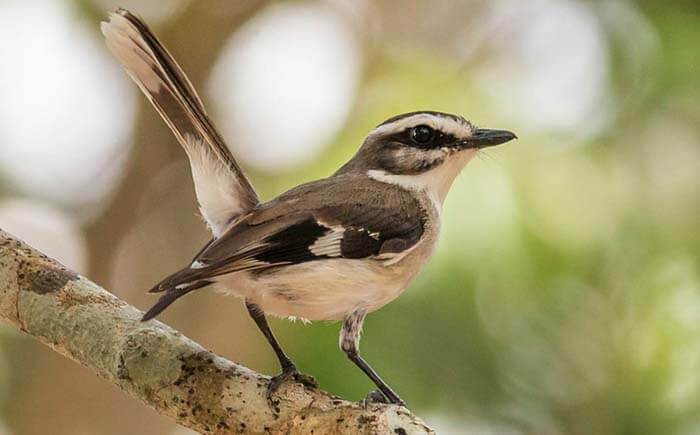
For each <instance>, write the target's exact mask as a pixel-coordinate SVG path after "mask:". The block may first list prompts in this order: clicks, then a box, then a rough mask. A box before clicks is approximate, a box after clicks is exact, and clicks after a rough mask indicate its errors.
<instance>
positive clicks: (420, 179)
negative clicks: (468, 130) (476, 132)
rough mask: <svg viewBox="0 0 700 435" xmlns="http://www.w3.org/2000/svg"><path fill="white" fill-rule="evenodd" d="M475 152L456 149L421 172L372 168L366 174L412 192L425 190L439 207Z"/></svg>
mask: <svg viewBox="0 0 700 435" xmlns="http://www.w3.org/2000/svg"><path fill="white" fill-rule="evenodd" d="M477 152H478V150H476V149H467V150H462V151H458V152H457V153H455V155H452V156H450V157H449V158H448V159H447V160H446V161H445V162H444V163H442V164H441V165H439V166H438V167H436V168H434V169H431V170H429V171H425V172H423V173H421V174H416V175H397V174H390V173H387V172H386V171H383V170H377V169H372V170H369V171H367V175H368V176H369V177H370V178H372V179H374V180H377V181H381V182H383V183H389V184H394V185H396V186H400V187H403V188H404V189H407V190H412V191H414V192H425V193H427V194H428V196H429V197H430V198H431V199H432V200H433V202H434V203H435V204H436V206H439V207H438V208H441V207H442V203H443V201H444V200H445V197H446V196H447V192H448V191H449V190H450V187H451V186H452V182H453V181H454V179H455V178H456V177H457V175H459V173H460V172H461V171H462V169H463V168H464V166H465V165H466V164H467V163H468V162H469V161H470V160H471V159H472V158H474V156H475V155H476V154H477Z"/></svg>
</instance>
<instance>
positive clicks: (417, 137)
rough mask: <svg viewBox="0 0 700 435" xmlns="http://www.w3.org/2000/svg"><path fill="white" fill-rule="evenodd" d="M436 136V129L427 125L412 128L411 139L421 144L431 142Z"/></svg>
mask: <svg viewBox="0 0 700 435" xmlns="http://www.w3.org/2000/svg"><path fill="white" fill-rule="evenodd" d="M434 137H435V130H433V129H432V128H430V127H428V126H427V125H419V126H417V127H413V129H412V130H411V139H413V141H414V142H416V143H417V144H420V145H425V144H428V143H430V142H431V141H432V140H433V138H434Z"/></svg>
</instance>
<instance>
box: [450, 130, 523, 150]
mask: <svg viewBox="0 0 700 435" xmlns="http://www.w3.org/2000/svg"><path fill="white" fill-rule="evenodd" d="M517 138H518V136H516V135H515V133H513V132H512V131H508V130H489V129H487V128H477V129H476V130H474V133H473V134H472V136H471V137H470V138H469V139H464V140H463V141H460V142H461V145H462V146H463V147H465V148H486V147H492V146H494V145H500V144H502V143H506V142H509V141H511V140H513V139H517Z"/></svg>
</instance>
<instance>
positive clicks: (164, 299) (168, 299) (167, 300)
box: [141, 280, 211, 322]
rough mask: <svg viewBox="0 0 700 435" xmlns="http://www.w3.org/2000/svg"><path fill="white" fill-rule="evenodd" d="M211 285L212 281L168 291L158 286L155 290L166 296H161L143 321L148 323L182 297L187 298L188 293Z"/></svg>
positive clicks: (180, 286) (184, 285)
mask: <svg viewBox="0 0 700 435" xmlns="http://www.w3.org/2000/svg"><path fill="white" fill-rule="evenodd" d="M209 284H211V281H207V280H202V281H197V282H194V283H191V284H182V285H178V286H176V287H170V288H168V289H167V290H162V289H159V287H157V286H156V287H154V289H157V290H156V291H159V292H161V291H164V292H165V294H163V296H161V297H160V299H158V302H156V303H155V305H153V306H152V307H151V309H150V310H148V311H147V312H146V314H144V315H143V317H142V318H141V321H142V322H146V321H148V320H151V319H152V318H154V317H156V316H157V315H158V314H160V313H161V312H162V311H163V310H165V309H166V308H168V307H169V306H170V304H172V303H173V302H175V301H176V300H178V299H179V298H181V297H182V296H185V295H186V294H187V293H189V292H191V291H193V290H197V289H200V288H202V287H205V286H207V285H209ZM154 289H151V291H153V290H154Z"/></svg>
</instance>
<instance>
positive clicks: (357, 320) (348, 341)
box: [340, 311, 406, 406]
mask: <svg viewBox="0 0 700 435" xmlns="http://www.w3.org/2000/svg"><path fill="white" fill-rule="evenodd" d="M365 314H366V313H365V312H364V311H357V312H355V313H353V314H351V315H349V316H348V317H346V318H345V321H344V322H343V329H342V330H341V332H340V348H341V349H342V350H343V352H345V354H346V355H347V356H348V358H350V361H352V362H353V363H355V365H356V366H357V367H359V368H360V370H362V371H363V372H364V373H365V374H366V375H367V377H368V378H370V379H371V380H372V382H374V384H375V385H376V386H377V387H378V388H379V389H380V390H381V392H382V393H383V394H384V396H386V398H387V399H388V400H389V402H391V403H394V404H396V405H402V406H405V405H406V402H404V401H403V400H401V398H400V397H399V396H398V394H396V393H395V392H394V390H392V389H391V387H390V386H389V385H388V384H387V383H386V382H384V381H383V380H382V378H380V377H379V375H378V374H377V372H375V371H374V369H373V368H372V367H371V366H370V365H369V364H368V363H367V361H365V360H364V359H363V358H362V357H361V356H360V349H359V348H360V332H361V331H362V322H363V321H364V320H365Z"/></svg>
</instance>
